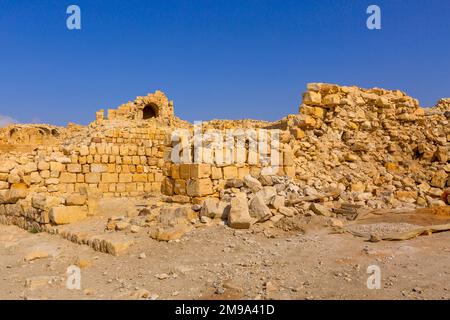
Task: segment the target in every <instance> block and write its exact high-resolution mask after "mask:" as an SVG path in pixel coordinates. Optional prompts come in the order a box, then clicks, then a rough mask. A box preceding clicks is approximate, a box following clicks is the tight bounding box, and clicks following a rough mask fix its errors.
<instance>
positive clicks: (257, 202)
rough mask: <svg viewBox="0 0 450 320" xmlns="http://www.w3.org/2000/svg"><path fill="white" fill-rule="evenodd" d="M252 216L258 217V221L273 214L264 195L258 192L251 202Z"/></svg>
mask: <svg viewBox="0 0 450 320" xmlns="http://www.w3.org/2000/svg"><path fill="white" fill-rule="evenodd" d="M249 213H250V216H251V217H253V218H256V219H257V221H258V222H262V221H266V220H269V219H270V217H271V216H272V212H271V211H270V209H269V207H268V206H267V205H266V202H265V201H264V199H263V197H262V196H261V195H259V194H256V195H255V196H254V197H253V198H252V199H251V200H250V202H249Z"/></svg>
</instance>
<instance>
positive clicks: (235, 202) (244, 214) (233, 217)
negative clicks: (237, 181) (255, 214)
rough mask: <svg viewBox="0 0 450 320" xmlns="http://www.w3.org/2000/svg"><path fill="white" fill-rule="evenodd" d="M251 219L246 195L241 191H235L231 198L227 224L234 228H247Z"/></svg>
mask: <svg viewBox="0 0 450 320" xmlns="http://www.w3.org/2000/svg"><path fill="white" fill-rule="evenodd" d="M251 221H252V218H251V216H250V213H249V209H248V203H247V195H246V194H245V193H243V192H240V193H237V194H236V196H235V197H234V198H232V199H231V205H230V211H229V214H228V225H229V226H230V227H231V228H234V229H248V228H250V225H251Z"/></svg>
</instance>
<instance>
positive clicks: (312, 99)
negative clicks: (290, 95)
mask: <svg viewBox="0 0 450 320" xmlns="http://www.w3.org/2000/svg"><path fill="white" fill-rule="evenodd" d="M321 102H322V96H321V95H320V93H318V92H314V91H307V92H305V93H304V94H303V103H304V104H306V105H309V106H314V105H320V104H321Z"/></svg>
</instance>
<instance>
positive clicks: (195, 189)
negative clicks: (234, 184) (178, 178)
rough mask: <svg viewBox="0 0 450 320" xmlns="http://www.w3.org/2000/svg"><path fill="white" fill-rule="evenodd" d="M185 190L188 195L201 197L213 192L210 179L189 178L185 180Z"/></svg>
mask: <svg viewBox="0 0 450 320" xmlns="http://www.w3.org/2000/svg"><path fill="white" fill-rule="evenodd" d="M186 191H187V194H188V196H191V197H203V196H207V195H210V194H212V193H213V189H212V181H211V179H207V178H206V179H190V180H188V181H187V185H186Z"/></svg>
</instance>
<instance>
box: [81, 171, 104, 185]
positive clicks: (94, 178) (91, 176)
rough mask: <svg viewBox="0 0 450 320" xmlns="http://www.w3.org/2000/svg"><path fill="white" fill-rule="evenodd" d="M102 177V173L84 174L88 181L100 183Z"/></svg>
mask: <svg viewBox="0 0 450 320" xmlns="http://www.w3.org/2000/svg"><path fill="white" fill-rule="evenodd" d="M100 177H101V175H100V173H87V174H85V176H84V180H85V181H86V183H99V182H100Z"/></svg>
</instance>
